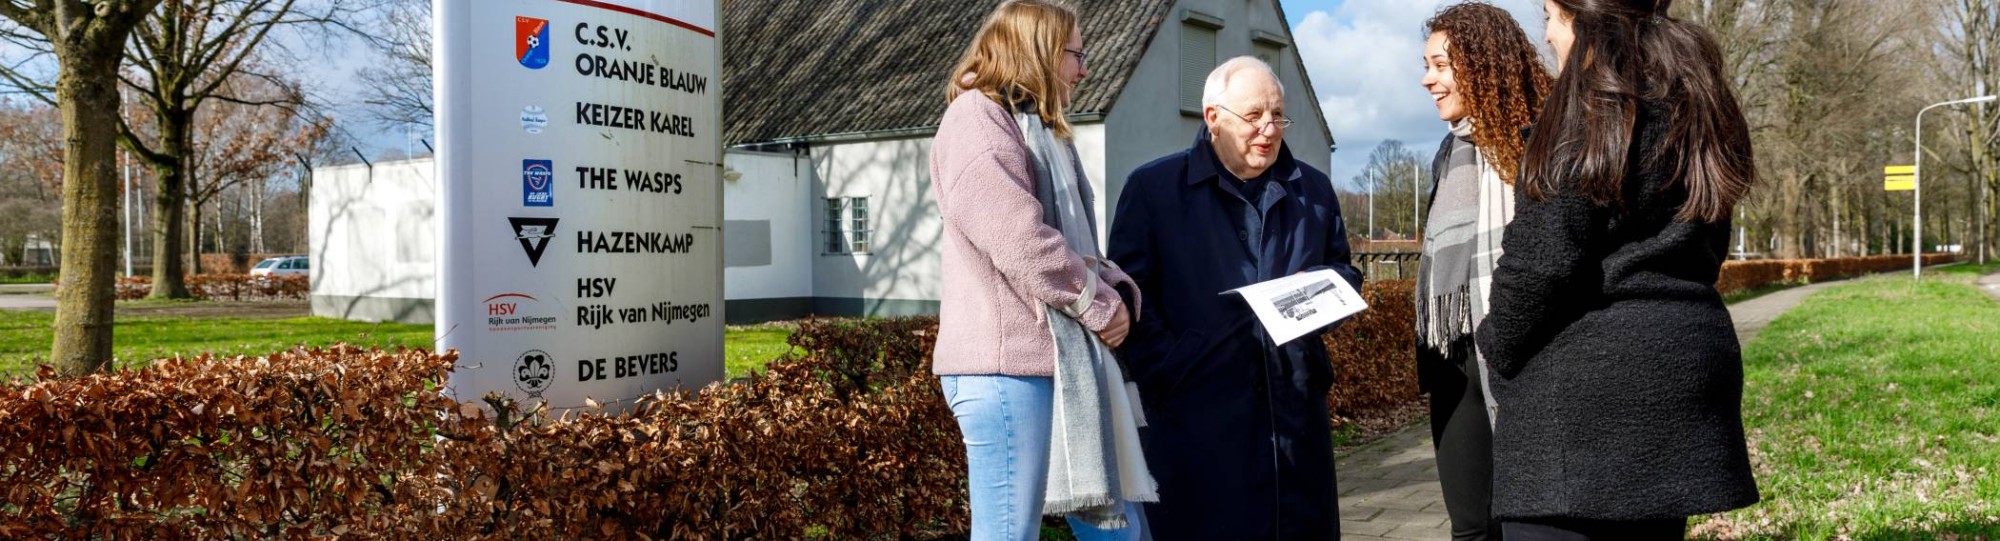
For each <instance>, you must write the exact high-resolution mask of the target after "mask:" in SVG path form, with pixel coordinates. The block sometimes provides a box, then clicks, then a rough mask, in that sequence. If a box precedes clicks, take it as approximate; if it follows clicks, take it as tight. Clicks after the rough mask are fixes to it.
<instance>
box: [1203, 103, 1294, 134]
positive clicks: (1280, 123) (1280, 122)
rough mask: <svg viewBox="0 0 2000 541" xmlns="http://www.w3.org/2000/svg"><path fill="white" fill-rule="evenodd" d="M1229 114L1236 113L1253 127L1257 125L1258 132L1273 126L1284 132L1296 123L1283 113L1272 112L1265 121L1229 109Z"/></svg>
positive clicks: (1223, 108)
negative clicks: (1252, 118)
mask: <svg viewBox="0 0 2000 541" xmlns="http://www.w3.org/2000/svg"><path fill="white" fill-rule="evenodd" d="M1215 108H1217V109H1221V110H1224V111H1229V108H1228V107H1223V106H1221V105H1217V106H1215ZM1229 114H1232V115H1236V118H1241V119H1243V122H1244V123H1246V124H1249V125H1251V126H1252V127H1255V128H1257V132H1258V133H1263V132H1264V130H1267V129H1272V128H1276V129H1277V131H1280V132H1282V131H1285V130H1286V129H1287V128H1291V127H1292V124H1293V123H1294V121H1293V120H1292V119H1289V118H1285V115H1282V114H1275V113H1273V114H1271V115H1270V117H1269V118H1268V119H1267V120H1265V121H1263V122H1257V121H1255V120H1250V118H1249V117H1246V116H1243V115H1241V114H1238V113H1237V112H1236V111H1229Z"/></svg>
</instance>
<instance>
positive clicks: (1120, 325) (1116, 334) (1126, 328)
mask: <svg viewBox="0 0 2000 541" xmlns="http://www.w3.org/2000/svg"><path fill="white" fill-rule="evenodd" d="M1115 310H1116V311H1114V312H1112V313H1111V324H1109V325H1105V326H1104V330H1103V331H1100V332H1098V333H1097V339H1098V340H1103V341H1104V345H1107V346H1111V347H1114V348H1115V347H1118V345H1119V344H1123V343H1125V335H1126V334H1127V333H1130V332H1132V317H1131V316H1129V315H1127V314H1126V313H1125V306H1124V305H1122V304H1121V305H1119V306H1118V308H1116V309H1115Z"/></svg>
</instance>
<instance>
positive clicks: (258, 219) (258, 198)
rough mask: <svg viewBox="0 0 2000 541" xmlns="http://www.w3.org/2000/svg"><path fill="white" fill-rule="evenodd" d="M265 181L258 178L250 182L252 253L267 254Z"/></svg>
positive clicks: (268, 251)
mask: <svg viewBox="0 0 2000 541" xmlns="http://www.w3.org/2000/svg"><path fill="white" fill-rule="evenodd" d="M264 182H265V179H261V178H260V179H257V180H255V181H252V182H251V183H250V253H253V254H266V253H270V250H266V249H265V248H266V246H265V245H264Z"/></svg>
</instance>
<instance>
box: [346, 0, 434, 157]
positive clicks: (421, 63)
mask: <svg viewBox="0 0 2000 541" xmlns="http://www.w3.org/2000/svg"><path fill="white" fill-rule="evenodd" d="M374 26H375V28H377V29H378V31H379V35H378V37H377V39H376V40H375V41H374V42H373V45H374V47H375V48H376V50H377V51H378V52H379V53H380V57H379V58H380V59H381V60H380V61H379V62H376V63H374V64H371V65H369V66H368V67H365V68H362V69H361V71H360V73H359V74H357V77H359V78H360V79H361V81H362V82H363V83H366V86H367V87H368V95H367V98H366V103H367V104H368V106H369V110H370V112H371V113H372V114H373V115H374V116H375V120H376V121H377V122H380V123H381V124H383V125H385V126H406V125H418V126H423V127H426V128H428V127H430V126H431V118H432V115H434V114H436V112H435V110H434V106H433V105H432V103H431V3H430V0H392V1H391V3H390V4H389V5H387V6H385V7H384V8H383V9H382V10H381V11H380V15H379V20H377V21H376V23H375V25H374Z"/></svg>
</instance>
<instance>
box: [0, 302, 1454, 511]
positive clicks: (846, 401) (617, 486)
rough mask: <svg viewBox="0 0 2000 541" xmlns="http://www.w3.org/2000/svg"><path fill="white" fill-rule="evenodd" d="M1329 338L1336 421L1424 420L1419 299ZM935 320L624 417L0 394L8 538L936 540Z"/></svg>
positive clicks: (320, 397) (311, 370) (958, 449)
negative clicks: (1417, 367)
mask: <svg viewBox="0 0 2000 541" xmlns="http://www.w3.org/2000/svg"><path fill="white" fill-rule="evenodd" d="M1367 289H1368V291H1367V294H1368V295H1369V301H1370V303H1371V304H1372V305H1373V306H1374V309H1372V310H1370V311H1369V312H1368V313H1367V314H1366V315H1364V316H1362V317H1361V319H1359V320H1356V321H1353V322H1349V323H1348V324H1347V325H1345V326H1343V327H1342V328H1341V329H1339V330H1337V331H1335V333H1334V336H1331V337H1329V339H1328V340H1329V342H1330V344H1335V345H1338V346H1339V347H1336V348H1334V351H1335V359H1336V361H1335V362H1336V363H1337V364H1340V365H1341V367H1340V368H1339V374H1340V380H1339V383H1338V384H1337V385H1336V387H1335V388H1336V395H1335V396H1333V397H1329V403H1330V404H1331V405H1333V407H1334V408H1335V409H1336V410H1337V411H1348V412H1351V411H1354V410H1357V409H1365V408H1371V407H1382V406H1383V405H1385V404H1388V403H1391V402H1394V401H1396V400H1412V399H1415V398H1416V394H1415V375H1414V374H1415V373H1414V370H1413V367H1412V366H1411V364H1410V363H1411V361H1410V360H1409V357H1408V356H1407V355H1406V353H1407V351H1408V350H1409V348H1410V346H1409V340H1410V339H1411V335H1410V333H1411V331H1410V329H1409V327H1410V325H1409V318H1410V313H1411V309H1410V307H1409V306H1408V305H1409V298H1410V297H1409V295H1410V286H1409V284H1408V283H1400V284H1397V283H1390V284H1373V285H1371V286H1370V287H1369V288H1367ZM936 328H937V321H936V319H934V318H908V319H891V320H866V321H855V320H813V321H807V322H805V323H803V324H802V325H801V326H800V328H799V329H798V330H797V331H796V332H795V333H794V334H793V335H792V337H791V339H790V342H791V343H792V345H794V346H796V347H795V348H794V352H795V353H794V354H792V355H788V356H786V357H785V358H782V359H779V360H777V361H775V362H773V363H771V364H770V366H769V367H768V368H767V369H766V370H765V371H763V372H761V373H759V374H758V375H756V376H754V377H752V378H750V379H748V380H747V381H742V382H738V383H734V384H721V385H711V386H709V387H708V388H706V389H702V390H701V391H699V392H695V393H684V394H660V395H655V396H652V397H648V398H647V399H644V400H642V401H640V404H639V405H638V406H636V407H635V409H634V410H633V411H632V412H630V413H628V414H624V415H602V414H598V413H595V412H588V411H586V412H583V413H580V414H575V415H564V416H555V417H554V418H551V416H549V415H547V414H546V413H545V412H538V411H521V409H520V408H518V407H516V406H515V405H514V404H511V403H509V402H507V401H505V400H503V399H500V398H498V397H488V398H486V399H484V400H479V401H475V402H464V403H461V402H458V401H455V400H454V399H453V398H451V397H448V396H446V395H445V394H444V393H443V392H442V389H443V386H444V383H445V378H446V377H447V375H448V373H449V371H450V368H451V366H452V365H453V363H454V362H455V361H456V358H455V355H454V354H451V353H446V354H443V355H434V354H431V353H428V352H425V351H420V350H402V351H393V352H391V351H379V350H363V349H359V348H355V347H352V346H345V345H342V346H335V347H332V348H327V349H293V350H290V351H284V352H279V353H276V354H273V355H269V356H266V357H259V358H246V357H235V358H215V357H206V356H204V357H195V358H184V359H168V360H160V361H155V362H154V363H152V364H151V365H149V366H145V367H142V368H134V369H128V370H124V371H119V372H115V373H109V374H96V375H90V376H83V377H77V378H68V379H63V378H56V377H55V376H54V374H53V373H52V372H49V371H44V372H43V373H41V374H40V375H38V376H37V377H36V378H34V379H32V380H29V381H13V382H8V383H6V384H4V385H0V498H4V499H0V538H5V539H86V538H98V539H273V538H275V539H294V538H332V539H801V538H819V539H921V538H925V537H928V536H932V535H935V534H938V533H946V532H960V531H963V530H964V528H965V526H966V522H967V519H968V517H967V513H966V510H965V500H966V496H965V464H964V449H963V447H962V446H961V444H960V439H959V434H958V429H957V424H956V422H955V421H954V420H953V418H952V414H951V410H950V408H949V407H948V406H947V405H946V404H945V403H944V400H943V397H942V395H941V394H940V392H939V390H938V385H937V380H936V378H935V377H934V376H932V375H930V369H929V358H930V354H931V351H932V347H933V345H934V343H935V337H936Z"/></svg>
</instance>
